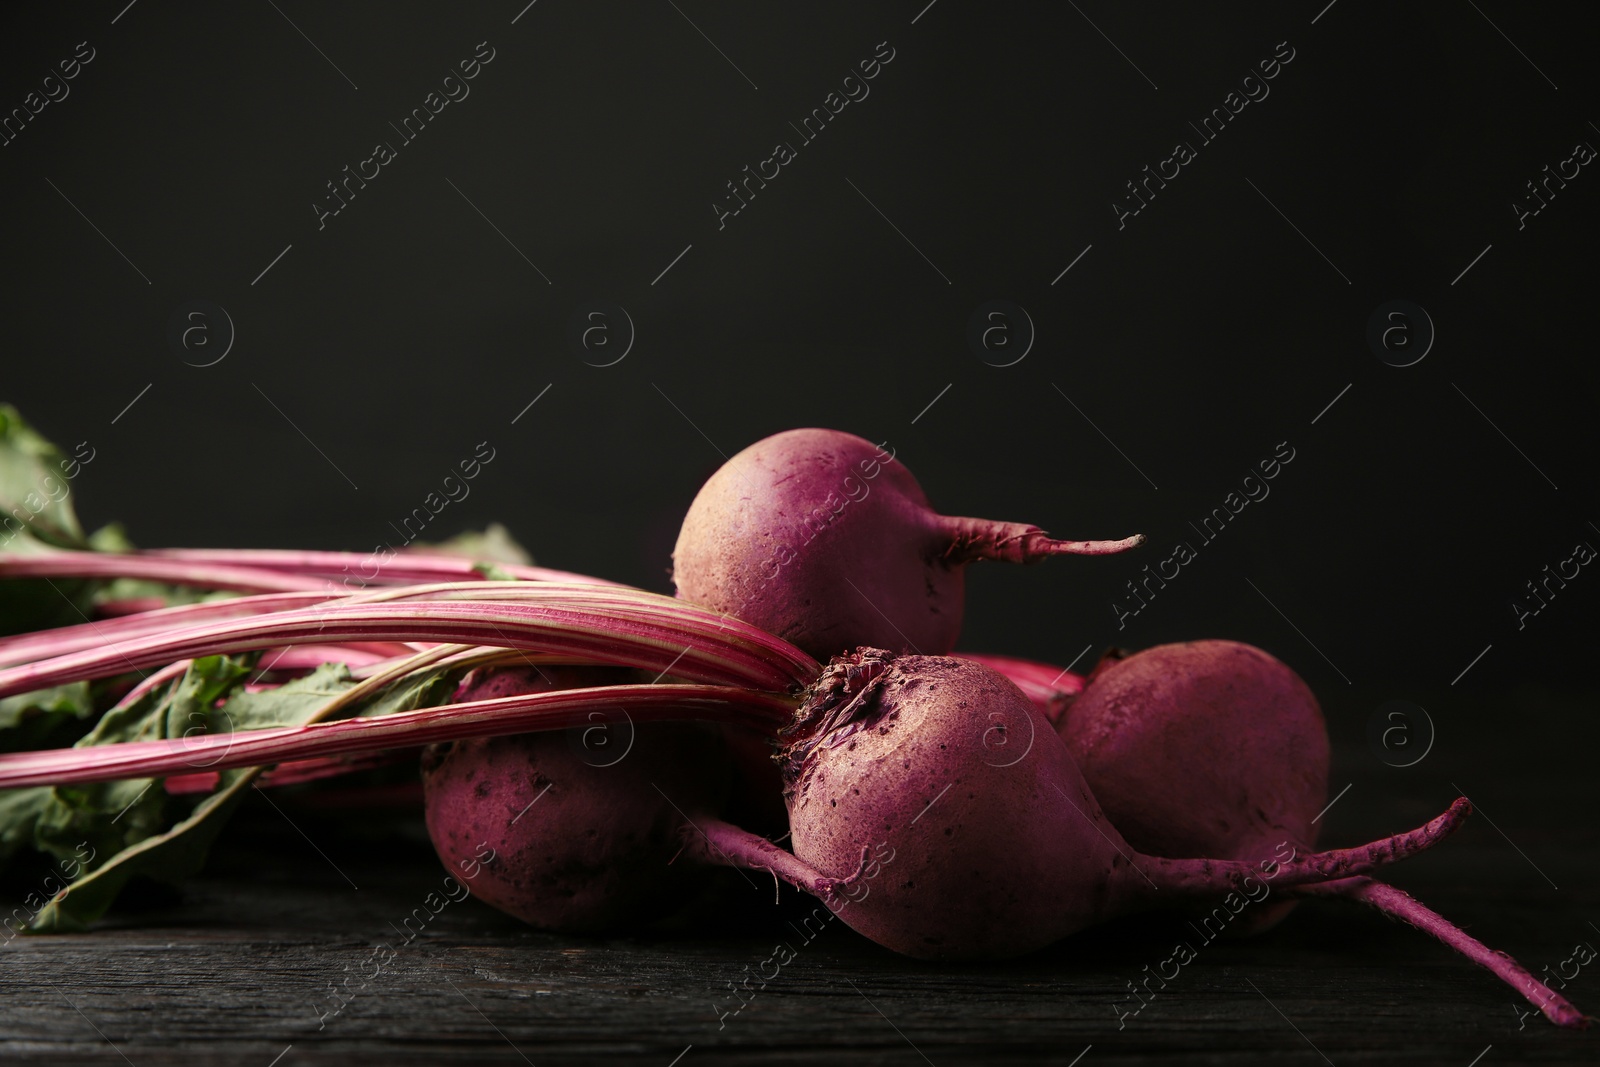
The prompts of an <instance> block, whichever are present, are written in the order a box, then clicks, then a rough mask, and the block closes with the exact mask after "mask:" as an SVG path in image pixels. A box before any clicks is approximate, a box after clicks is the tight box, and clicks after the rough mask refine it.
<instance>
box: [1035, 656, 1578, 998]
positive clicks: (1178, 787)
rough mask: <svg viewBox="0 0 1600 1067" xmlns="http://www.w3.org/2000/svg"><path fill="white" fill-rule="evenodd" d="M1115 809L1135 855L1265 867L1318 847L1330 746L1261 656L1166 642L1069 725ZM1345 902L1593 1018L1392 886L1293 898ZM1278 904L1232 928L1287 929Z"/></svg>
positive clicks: (1095, 695)
mask: <svg viewBox="0 0 1600 1067" xmlns="http://www.w3.org/2000/svg"><path fill="white" fill-rule="evenodd" d="M1057 728H1058V729H1059V730H1060V733H1061V737H1062V739H1063V740H1065V742H1066V745H1067V748H1068V749H1069V750H1070V751H1071V752H1072V754H1073V756H1075V757H1076V758H1077V761H1078V765H1079V766H1080V767H1081V768H1082V769H1083V775H1084V778H1085V779H1087V781H1088V782H1089V785H1090V788H1092V789H1093V790H1094V793H1095V795H1096V796H1097V797H1099V798H1100V800H1101V802H1102V804H1103V805H1104V807H1105V812H1106V815H1107V817H1108V818H1109V819H1110V820H1111V822H1112V823H1113V824H1114V825H1115V826H1116V827H1117V829H1118V830H1120V831H1121V832H1122V834H1123V836H1124V837H1126V838H1127V840H1128V841H1129V842H1130V844H1132V845H1133V846H1134V847H1137V848H1140V849H1143V850H1147V851H1150V852H1152V853H1155V854H1157V855H1161V856H1172V857H1192V856H1222V857H1227V858H1230V859H1235V860H1244V861H1249V860H1254V859H1259V858H1261V857H1264V856H1270V855H1272V854H1273V853H1274V850H1275V849H1276V848H1277V847H1278V845H1279V844H1280V842H1284V841H1287V842H1289V843H1290V844H1291V845H1293V846H1294V847H1296V848H1305V847H1309V846H1310V845H1311V844H1313V843H1314V842H1315V841H1316V837H1317V824H1316V823H1314V822H1313V821H1312V820H1313V819H1315V818H1316V817H1317V815H1318V814H1319V813H1320V812H1321V811H1322V810H1323V807H1324V806H1325V805H1326V804H1327V782H1328V736H1327V728H1326V726H1325V724H1324V722H1323V718H1322V710H1321V708H1320V707H1318V705H1317V700H1316V697H1314V696H1313V695H1312V693H1311V690H1310V689H1309V688H1307V686H1306V684H1305V683H1304V682H1303V681H1301V679H1300V677H1299V676H1298V675H1296V674H1295V673H1294V671H1292V670H1290V669H1289V668H1288V667H1286V666H1285V665H1284V664H1282V663H1280V662H1279V661H1278V660H1276V659H1274V658H1273V657H1271V656H1269V655H1268V654H1267V653H1265V652H1263V651H1261V650H1260V649H1258V648H1253V647H1251V646H1249V645H1242V644H1238V643H1236V642H1233V641H1193V642H1189V643H1187V644H1172V645H1160V646H1157V647H1155V648H1150V649H1146V650H1145V651H1143V652H1139V653H1137V654H1134V655H1131V656H1127V657H1126V658H1120V657H1113V658H1111V659H1108V660H1106V661H1103V662H1102V663H1101V665H1100V666H1099V667H1097V668H1096V670H1095V671H1094V672H1093V673H1092V674H1091V675H1090V678H1089V683H1088V685H1087V687H1086V688H1085V689H1084V691H1083V692H1082V693H1080V694H1078V696H1077V697H1076V698H1075V699H1074V700H1073V702H1072V704H1071V706H1070V707H1069V708H1068V710H1067V714H1066V716H1065V718H1064V719H1063V720H1062V721H1061V722H1060V723H1058V726H1057ZM1301 894H1303V895H1319V896H1342V897H1346V898H1348V899H1351V900H1358V901H1361V902H1362V903H1364V904H1368V905H1371V906H1372V907H1374V908H1377V909H1378V910H1379V911H1381V912H1384V913H1385V914H1387V915H1390V916H1392V917H1394V918H1397V919H1401V920H1403V921H1405V922H1407V923H1410V924H1411V925H1412V926H1415V927H1417V928H1418V929H1419V930H1422V931H1423V932H1425V933H1428V934H1431V935H1432V936H1434V937H1435V938H1437V939H1438V940H1440V941H1442V942H1444V943H1445V944H1446V945H1448V946H1450V947H1451V948H1453V949H1455V950H1456V951H1457V952H1460V953H1461V954H1462V955H1464V956H1466V957H1467V958H1468V959H1470V960H1472V961H1473V962H1474V963H1477V964H1479V965H1481V966H1483V967H1486V968H1488V969H1489V970H1490V971H1492V972H1494V974H1495V975H1497V976H1498V977H1499V978H1500V979H1501V980H1503V981H1504V982H1506V983H1507V984H1508V985H1510V986H1511V987H1512V988H1514V989H1516V990H1517V991H1518V992H1519V993H1521V994H1522V995H1523V996H1524V997H1526V998H1527V999H1528V1000H1529V1001H1530V1002H1531V1003H1533V1004H1534V1005H1535V1006H1537V1007H1538V1008H1539V1009H1540V1010H1541V1011H1542V1012H1543V1013H1544V1014H1545V1016H1546V1017H1547V1018H1549V1019H1550V1021H1551V1022H1554V1023H1555V1024H1557V1025H1558V1026H1568V1027H1573V1026H1582V1025H1585V1020H1584V1016H1583V1013H1582V1012H1580V1011H1579V1010H1578V1009H1577V1008H1576V1007H1574V1006H1573V1005H1572V1004H1571V1003H1569V1002H1568V1001H1567V1000H1566V999H1565V998H1563V997H1561V996H1560V995H1559V994H1557V993H1556V992H1555V991H1554V990H1552V989H1550V988H1548V987H1547V986H1545V985H1544V984H1543V983H1541V982H1539V981H1538V979H1536V978H1534V977H1533V975H1531V974H1529V973H1528V971H1527V970H1525V969H1524V968H1523V967H1522V966H1520V965H1519V964H1518V963H1517V962H1516V961H1515V960H1513V959H1512V958H1511V957H1509V956H1507V955H1505V954H1504V953H1500V952H1495V951H1492V950H1490V949H1489V948H1488V947H1486V946H1485V945H1483V944H1482V943H1481V942H1479V941H1478V940H1476V939H1475V938H1472V937H1470V936H1468V935H1467V934H1466V933H1465V932H1464V931H1462V930H1460V929H1459V928H1458V927H1456V926H1455V925H1453V924H1452V923H1450V922H1449V921H1448V920H1446V919H1444V918H1443V917H1441V916H1440V915H1438V914H1437V913H1436V912H1434V911H1432V910H1430V909H1429V908H1427V907H1425V906H1423V905H1422V904H1420V903H1419V902H1417V901H1416V900H1414V899H1413V898H1412V897H1410V896H1409V895H1407V894H1406V893H1403V892H1401V891H1400V890H1398V889H1395V888H1394V887H1393V886H1389V885H1385V884H1384V883H1382V882H1378V881H1374V880H1373V879H1371V878H1365V877H1360V878H1349V879H1343V880H1339V881H1332V882H1328V883H1325V884H1322V885H1317V886H1305V887H1302V888H1300V889H1298V890H1292V891H1291V892H1290V893H1289V894H1286V895H1301ZM1293 905H1294V902H1293V901H1292V900H1286V899H1282V898H1280V899H1279V900H1278V901H1277V902H1276V903H1274V904H1272V905H1270V906H1268V907H1266V908H1262V909H1253V911H1252V914H1251V915H1250V916H1249V917H1245V916H1241V918H1240V920H1239V921H1236V922H1234V923H1233V924H1232V925H1230V926H1229V927H1228V930H1229V932H1235V931H1237V932H1240V933H1250V932H1256V931H1259V930H1263V929H1266V928H1267V927H1269V926H1271V925H1273V924H1274V923H1276V922H1277V921H1278V920H1280V919H1282V918H1283V916H1284V915H1285V914H1287V913H1288V911H1289V909H1290V908H1292V907H1293Z"/></svg>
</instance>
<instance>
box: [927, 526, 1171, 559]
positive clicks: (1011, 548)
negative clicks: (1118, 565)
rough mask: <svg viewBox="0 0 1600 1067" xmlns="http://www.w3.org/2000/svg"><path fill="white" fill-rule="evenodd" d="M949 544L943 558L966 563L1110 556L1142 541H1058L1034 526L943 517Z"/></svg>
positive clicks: (1135, 538) (1138, 538) (1141, 538)
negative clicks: (984, 560)
mask: <svg viewBox="0 0 1600 1067" xmlns="http://www.w3.org/2000/svg"><path fill="white" fill-rule="evenodd" d="M943 521H944V526H945V532H946V533H948V534H949V537H950V546H949V548H948V549H946V551H945V559H946V560H949V561H951V562H955V563H970V562H973V561H975V560H980V559H992V560H998V561H1000V562H1002V563H1039V562H1041V561H1042V560H1046V559H1049V558H1050V557H1051V556H1112V555H1116V554H1117V553H1118V552H1126V551H1127V550H1128V549H1130V548H1138V547H1139V546H1140V545H1142V544H1144V542H1145V537H1144V534H1134V535H1133V536H1132V537H1124V538H1121V539H1120V540H1116V541H1058V540H1056V539H1055V538H1053V537H1051V536H1049V535H1048V534H1046V533H1045V532H1044V531H1043V530H1041V529H1039V527H1037V526H1029V525H1027V524H1025V523H1020V522H993V521H991V520H989V519H968V518H945V519H944V520H943Z"/></svg>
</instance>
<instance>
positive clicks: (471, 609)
mask: <svg viewBox="0 0 1600 1067" xmlns="http://www.w3.org/2000/svg"><path fill="white" fill-rule="evenodd" d="M534 588H535V587H533V586H531V585H530V586H529V592H528V593H525V594H524V595H525V596H530V597H531V596H534V595H536V594H535V593H534V592H533V590H534ZM544 588H546V589H549V590H551V592H552V599H551V601H550V602H548V603H507V602H490V603H474V602H471V601H466V602H462V601H450V600H442V601H423V602H407V603H395V604H383V603H349V602H331V603H328V604H324V605H321V606H319V607H317V608H314V609H301V610H295V611H281V612H273V613H271V614H268V615H263V616H259V617H255V618H245V619H224V620H221V621H218V622H215V623H208V624H206V625H203V626H196V627H188V628H184V629H180V630H175V631H171V632H167V633H158V634H152V635H147V636H141V637H135V638H131V639H129V640H127V641H123V642H119V643H118V644H116V645H114V646H112V647H110V648H95V649H88V650H84V651H81V652H74V653H69V654H67V655H63V656H57V657H54V658H52V659H47V660H42V661H39V662H36V663H28V664H25V665H23V666H18V667H12V668H10V669H7V670H0V696H9V695H11V694H13V693H25V692H29V691H32V690H36V689H44V688H48V687H50V686H53V685H61V684H64V683H66V682H74V681H80V680H83V679H86V678H96V677H103V676H105V675H108V674H120V673H122V672H124V671H127V670H137V669H141V668H144V667H147V666H153V665H157V664H163V663H168V662H171V661H172V660H174V659H187V658H193V657H196V656H203V655H216V654H221V653H233V652H245V651H251V650H255V649H261V648H271V647H275V646H279V645H285V644H296V643H301V642H315V643H327V642H334V643H340V642H344V641H429V642H452V643H461V644H470V645H492V646H497V647H509V648H523V649H527V650H530V651H538V652H550V653H560V654H564V655H569V656H575V657H577V658H578V660H579V661H580V662H591V661H598V662H603V663H612V664H615V665H617V666H624V667H639V668H644V669H649V670H656V671H661V672H666V671H667V670H669V669H670V670H671V671H672V672H673V673H674V675H675V676H677V677H681V678H686V679H689V680H692V681H699V682H707V683H711V684H728V685H743V686H750V687H754V688H759V689H773V690H785V689H790V688H792V687H796V686H802V685H805V684H807V683H808V682H809V681H810V680H811V679H812V678H814V677H816V675H817V673H818V672H819V671H820V669H821V668H820V666H819V665H818V664H817V663H816V662H815V661H814V660H811V659H810V658H809V657H807V656H806V655H805V654H804V653H802V652H800V651H799V650H798V649H795V648H794V647H793V646H791V645H788V644H786V643H785V642H782V641H779V640H778V639H777V638H774V637H772V636H771V635H769V634H766V633H764V632H762V631H760V630H757V629H755V628H754V627H752V626H749V625H747V624H745V623H741V622H739V621H738V620H735V619H724V618H719V617H717V616H716V615H713V614H711V613H710V612H707V611H705V610H703V609H699V608H694V607H693V606H691V605H687V604H683V603H681V602H678V601H674V600H672V599H670V598H667V597H658V596H654V595H653V594H645V593H639V594H631V595H632V596H634V597H637V598H639V599H638V602H637V603H636V604H634V605H629V604H626V603H616V604H611V605H607V606H599V607H595V606H590V605H589V604H588V603H587V602H585V601H582V600H571V599H569V600H568V602H567V603H561V597H562V595H563V593H565V592H570V591H572V590H573V589H578V588H583V587H572V586H568V587H552V586H547V587H544Z"/></svg>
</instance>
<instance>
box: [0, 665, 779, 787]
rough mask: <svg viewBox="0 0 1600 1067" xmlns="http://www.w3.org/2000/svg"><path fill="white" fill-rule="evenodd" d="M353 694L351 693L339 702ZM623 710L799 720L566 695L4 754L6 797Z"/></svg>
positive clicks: (646, 699)
mask: <svg viewBox="0 0 1600 1067" xmlns="http://www.w3.org/2000/svg"><path fill="white" fill-rule="evenodd" d="M363 684H365V683H363ZM354 692H355V690H350V691H347V692H346V693H345V694H343V695H342V696H341V698H340V699H341V701H343V700H345V699H348V698H349V697H350V695H351V693H354ZM368 692H370V690H368ZM617 707H621V708H624V709H625V710H626V712H627V714H628V717H629V719H630V720H631V721H633V722H635V723H640V722H687V721H690V720H697V721H703V722H727V723H737V724H739V725H743V726H750V727H753V728H755V729H760V730H764V731H765V732H767V733H769V734H775V733H776V732H777V728H778V726H780V725H781V724H782V723H784V722H786V721H788V719H789V717H790V716H791V715H792V714H793V708H794V702H793V701H792V700H790V699H787V698H785V697H781V696H778V695H776V694H772V693H758V692H753V691H751V690H748V689H740V688H728V687H722V686H712V685H675V684H674V685H668V684H660V685H610V686H596V687H593V688H588V689H565V690H558V691H556V692H550V693H531V694H525V695H521V696H510V697H500V698H498V699H495V700H478V701H471V702H468V703H461V704H446V705H444V706H443V707H436V708H421V709H418V710H416V711H407V712H396V713H394V714H392V715H380V716H376V717H373V718H353V719H340V720H338V721H335V722H324V723H315V724H312V725H305V726H275V727H269V728H267V729H262V730H242V731H240V732H238V733H231V734H214V735H206V736H201V737H192V738H174V739H169V740H162V741H126V742H123V743H121V744H115V745H93V746H90V747H87V748H64V749H47V750H42V751H37V752H13V753H7V754H4V755H0V789H11V788H16V787H20V786H28V785H65V784H69V783H73V782H106V781H116V780H119V779H125V778H161V777H167V776H171V775H179V774H185V773H189V772H192V771H193V770H194V769H195V768H196V767H197V766H203V767H204V768H206V769H207V770H217V771H221V770H227V769H229V768H232V767H261V766H266V765H270V764H277V763H283V762H287V761H289V760H301V759H309V758H311V757H314V756H336V755H343V754H346V753H352V752H376V751H381V750H383V749H391V748H404V747H410V746H414V745H426V744H432V743H434V742H438V741H456V740H461V739H463V738H468V737H504V736H507V735H509V734H522V733H531V732H534V731H538V730H562V729H566V728H567V727H570V726H572V725H574V723H582V722H583V721H584V720H583V718H582V713H583V712H585V711H588V710H591V709H593V708H608V709H609V708H617Z"/></svg>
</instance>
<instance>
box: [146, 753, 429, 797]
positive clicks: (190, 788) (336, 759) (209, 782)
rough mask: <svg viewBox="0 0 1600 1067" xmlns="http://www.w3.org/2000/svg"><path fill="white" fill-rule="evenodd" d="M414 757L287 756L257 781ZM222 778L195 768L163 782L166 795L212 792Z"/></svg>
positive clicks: (270, 783) (289, 780) (305, 777)
mask: <svg viewBox="0 0 1600 1067" xmlns="http://www.w3.org/2000/svg"><path fill="white" fill-rule="evenodd" d="M416 758H417V754H416V752H415V751H414V750H405V751H399V752H373V753H370V754H368V753H362V754H359V755H355V756H319V757H316V758H314V759H302V760H288V761H286V762H284V763H280V764H278V766H276V767H274V768H273V769H272V770H269V771H267V772H266V773H264V774H263V775H262V776H261V778H260V779H259V781H258V782H257V784H258V785H259V786H260V787H261V788H263V789H270V788H273V787H274V786H283V785H304V784H305V783H306V782H318V781H321V780H322V779H324V778H335V777H338V776H340V775H345V774H354V773H355V772H357V771H369V770H372V769H373V768H375V767H389V766H393V765H394V764H396V763H403V762H404V761H406V760H408V759H410V760H415V759H416ZM221 781H222V775H220V774H218V773H217V772H216V771H197V772H196V773H194V774H175V775H173V776H172V777H170V778H168V779H167V780H166V781H165V782H164V783H163V786H164V788H165V789H166V791H167V793H168V795H169V796H185V795H191V794H195V793H210V792H214V791H215V790H216V788H217V786H218V784H220V783H221Z"/></svg>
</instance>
